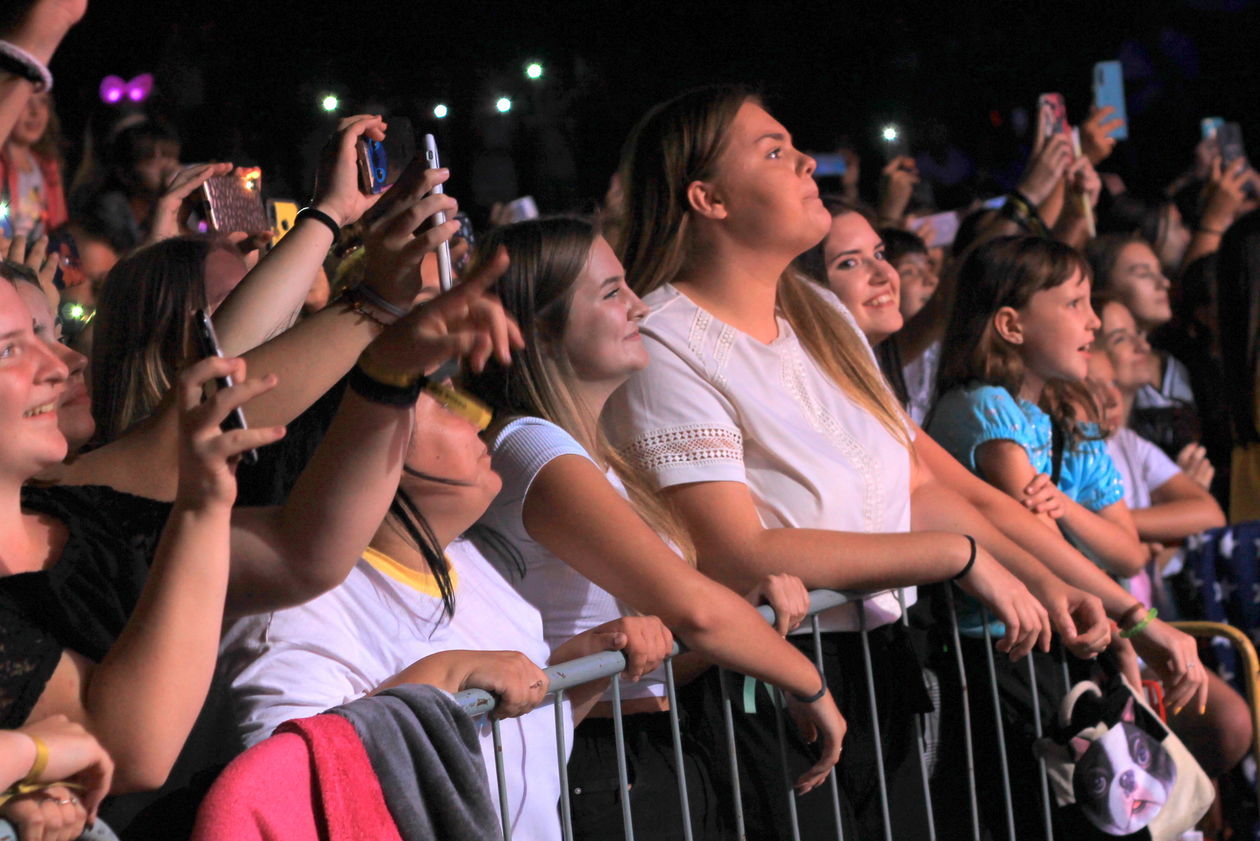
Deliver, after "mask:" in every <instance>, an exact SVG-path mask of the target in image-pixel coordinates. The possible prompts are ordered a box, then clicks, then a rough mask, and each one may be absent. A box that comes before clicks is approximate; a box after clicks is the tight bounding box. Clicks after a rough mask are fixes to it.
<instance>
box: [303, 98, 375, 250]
mask: <svg viewBox="0 0 1260 841" xmlns="http://www.w3.org/2000/svg"><path fill="white" fill-rule="evenodd" d="M387 128H388V125H387V124H386V123H385V121H384V120H382V119H381V118H380V116H379V115H375V116H374V115H371V114H358V115H356V116H353V117H346V118H344V119H342V120H341V122H340V123H338V124H337V131H336V132H334V133H333V135H332V137H330V138H328V142H327V143H325V144H324V149H323V152H321V154H320V159H319V169H318V171H317V173H316V175H315V198H314V200H313V201H312V202H311V206H312V207H314V208H316V209H318V210H322V211H323V212H324V213H327V214H328V215H329V216H331V217H332V218H333V220H334V221H336V223H337V224H338V225H342V226H345V225H350V224H353V223H354V222H357V221H358V220H359V218H360V217H361V216H363V214H364V213H366V212H367V211H368V210H369V209H370V208H371V207H372V205H374V204H376V203H377V201H379V200H380V198H381V196H382V195H384V194H383V193H377V194H376V195H366V194H364V192H363V191H362V190H361V189H359V163H358V150H357V146H358V144H359V139H360V138H362V137H363V136H365V135H366V136H367V137H370V138H371V139H373V140H384V139H385V132H386V129H387Z"/></svg>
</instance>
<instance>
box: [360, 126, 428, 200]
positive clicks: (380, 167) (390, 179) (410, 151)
mask: <svg viewBox="0 0 1260 841" xmlns="http://www.w3.org/2000/svg"><path fill="white" fill-rule="evenodd" d="M356 153H357V155H358V164H359V189H360V190H362V191H363V192H364V193H366V194H368V195H376V194H377V193H383V192H385V190H386V189H387V188H388V187H389V186H390V185H392V184H393V183H394V182H395V181H397V180H398V176H399V175H401V174H402V171H403V169H405V168H406V166H407V164H409V163H411V159H412V158H414V157H415V156H416V133H415V129H413V128H412V127H411V120H408V119H407V118H406V117H390V118H389V128H387V129H386V130H385V139H384V140H373V139H371V138H370V137H366V136H365V137H360V138H359V143H358V146H357V147H356Z"/></svg>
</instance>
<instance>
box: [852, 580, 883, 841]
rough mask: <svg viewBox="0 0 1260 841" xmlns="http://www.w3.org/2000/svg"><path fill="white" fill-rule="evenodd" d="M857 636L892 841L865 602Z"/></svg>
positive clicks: (878, 776) (859, 608) (877, 772)
mask: <svg viewBox="0 0 1260 841" xmlns="http://www.w3.org/2000/svg"><path fill="white" fill-rule="evenodd" d="M857 615H858V636H859V637H860V638H861V640H862V669H863V677H865V678H866V699H867V701H868V702H869V703H870V705H871V738H872V740H874V742H875V776H876V782H878V783H879V810H880V814H881V816H882V817H883V820H884V841H892V817H891V815H890V813H889V810H888V781H887V780H886V779H885V777H884V740H883V737H882V736H881V735H880V732H879V705H878V702H877V701H876V700H875V670H874V668H873V667H872V665H871V642H870V633H869V632H868V631H867V630H866V602H865V601H863V600H860V599H859V600H858V603H857Z"/></svg>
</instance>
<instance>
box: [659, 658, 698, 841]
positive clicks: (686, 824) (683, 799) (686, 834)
mask: <svg viewBox="0 0 1260 841" xmlns="http://www.w3.org/2000/svg"><path fill="white" fill-rule="evenodd" d="M665 694H666V695H667V696H668V698H669V733H670V738H671V739H672V740H673V742H674V767H675V769H677V772H678V802H679V805H681V806H682V820H683V841H692V835H691V805H690V804H691V799H690V798H688V797H687V768H686V766H685V765H684V764H683V749H682V730H681V728H679V726H678V695H677V693H675V691H674V664H673V661H672V660H666V661H665Z"/></svg>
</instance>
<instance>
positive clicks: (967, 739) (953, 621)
mask: <svg viewBox="0 0 1260 841" xmlns="http://www.w3.org/2000/svg"><path fill="white" fill-rule="evenodd" d="M944 593H945V604H946V606H947V607H948V608H949V624H950V628H951V630H952V631H953V635H954V660H955V662H956V663H957V664H958V680H959V686H960V687H961V692H960V693H959V694H960V695H961V696H962V697H961V698H960V702H961V704H962V713H963V744H964V745H965V748H966V753H967V784H968V789H967V793H968V794H969V795H970V797H969V804H968V805H970V806H971V837H972V841H980V806H979V804H978V802H977V800H976V757H975V752H974V751H973V750H972V747H971V701H970V694H971V693H970V691H969V689H968V687H967V668H966V666H965V665H964V663H963V651H962V640H961V637H960V635H959V633H958V611H957V608H956V607H955V606H954V591H953V589H952V586H951V585H949V584H946V585H944Z"/></svg>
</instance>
